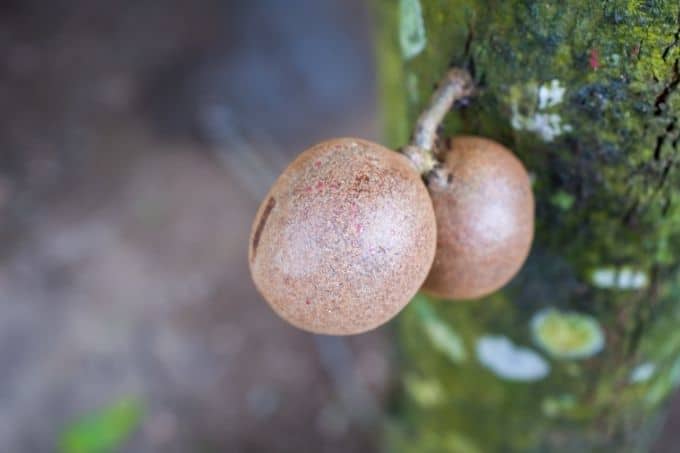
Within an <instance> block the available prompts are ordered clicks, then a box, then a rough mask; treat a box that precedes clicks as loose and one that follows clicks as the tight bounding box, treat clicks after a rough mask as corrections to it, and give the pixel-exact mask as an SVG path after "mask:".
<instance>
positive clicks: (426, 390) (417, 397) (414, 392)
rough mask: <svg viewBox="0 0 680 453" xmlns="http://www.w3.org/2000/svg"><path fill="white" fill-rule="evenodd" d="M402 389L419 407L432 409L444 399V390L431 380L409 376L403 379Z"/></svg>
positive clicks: (437, 382)
mask: <svg viewBox="0 0 680 453" xmlns="http://www.w3.org/2000/svg"><path fill="white" fill-rule="evenodd" d="M404 387H405V389H406V392H408V394H409V395H411V398H413V400H414V401H415V402H417V403H418V404H420V405H421V406H425V407H432V406H435V405H437V404H438V403H440V402H441V401H443V399H444V398H443V397H444V389H443V388H442V386H441V384H440V383H439V381H437V380H436V379H433V378H422V377H418V376H416V375H413V374H411V375H408V376H406V377H405V378H404Z"/></svg>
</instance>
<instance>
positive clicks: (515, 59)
mask: <svg viewBox="0 0 680 453" xmlns="http://www.w3.org/2000/svg"><path fill="white" fill-rule="evenodd" d="M420 6H421V13H422V19H423V25H424V26H423V30H424V31H425V33H426V43H425V46H424V48H423V49H422V50H420V51H419V53H417V55H414V56H412V57H410V58H408V59H407V58H404V55H403V53H402V47H401V44H400V42H399V36H400V33H402V31H401V29H400V27H401V26H402V25H403V23H404V22H403V21H400V20H399V11H398V10H399V2H394V1H391V0H381V2H380V4H379V7H380V11H381V17H382V18H383V22H382V23H383V27H382V28H381V34H380V40H379V42H380V44H379V58H380V62H381V67H382V69H381V83H380V86H381V90H382V98H383V101H384V103H383V105H384V109H383V111H384V112H385V118H386V121H387V126H388V130H387V132H388V140H387V142H388V143H389V144H391V145H393V146H400V145H403V144H404V143H405V142H406V141H407V139H408V136H409V135H410V132H411V131H410V127H411V125H412V124H413V122H414V120H415V118H416V117H417V115H418V114H419V112H420V110H421V109H422V108H423V104H424V103H425V102H426V101H427V99H428V98H429V96H430V94H431V92H432V87H433V84H434V83H435V82H436V81H437V80H438V79H439V78H440V77H441V75H442V74H443V72H444V71H445V69H446V67H447V66H449V65H450V64H452V63H454V64H459V65H462V64H467V65H471V64H472V63H474V65H473V66H474V69H475V77H476V78H477V80H479V81H480V82H482V90H481V93H480V96H479V97H478V98H477V99H476V100H475V101H474V102H473V104H472V105H471V106H470V107H468V108H467V109H465V110H463V111H457V112H453V113H452V114H451V115H449V117H448V118H447V119H446V122H445V124H444V131H445V133H447V134H453V133H461V132H464V133H472V134H479V135H483V136H487V137H490V138H492V139H495V140H497V141H499V142H502V143H504V144H506V145H507V146H509V147H510V148H511V149H513V150H514V151H515V152H516V154H517V155H518V156H519V158H520V159H521V160H522V161H523V162H524V163H525V165H526V166H527V167H528V169H529V170H530V172H531V173H532V175H533V176H534V186H533V187H534V191H535V194H536V202H537V225H536V240H535V244H534V247H533V250H532V254H531V256H530V258H529V260H528V262H527V264H526V266H525V267H524V269H523V270H522V272H521V273H520V275H519V276H518V277H517V278H516V279H515V280H514V281H513V282H512V284H510V285H509V286H508V287H507V288H505V289H504V291H503V292H502V293H499V294H495V295H493V296H492V297H490V298H487V299H485V300H483V301H478V302H471V303H459V302H456V303H451V302H446V301H438V300H434V299H426V298H424V296H420V297H421V299H420V302H421V303H422V302H423V301H425V304H427V307H428V310H429V312H428V314H427V315H426V317H425V318H426V319H429V320H430V321H429V322H430V323H431V324H429V325H430V327H429V328H428V327H426V326H427V325H428V324H427V322H428V321H425V320H424V319H425V318H423V314H422V313H419V312H418V310H417V306H418V305H417V304H412V305H413V306H411V307H408V308H407V309H406V310H405V311H404V313H403V315H402V316H401V317H400V321H399V333H398V337H399V344H400V349H401V360H400V363H401V364H402V366H403V367H404V372H405V373H412V374H414V375H416V376H420V377H422V378H425V379H430V378H433V379H436V380H437V381H438V382H439V383H440V385H441V390H442V393H441V394H440V395H439V396H438V399H441V401H443V402H444V403H443V404H436V405H433V406H429V407H424V406H422V405H417V404H415V403H414V402H413V401H412V400H410V401H409V400H408V399H406V398H403V399H400V400H399V401H400V404H399V412H398V415H399V420H400V423H399V425H398V426H399V429H398V430H396V431H393V432H399V433H402V434H403V433H404V432H406V433H408V435H406V437H402V440H403V439H407V441H405V443H404V445H405V446H404V447H403V448H399V447H395V448H394V450H397V451H447V448H449V447H447V445H448V444H447V443H446V442H447V440H446V439H447V438H448V437H447V436H449V433H455V436H462V438H464V439H467V440H469V441H470V442H471V443H472V444H473V445H475V446H476V448H478V449H479V450H481V451H489V452H493V451H523V452H524V451H527V452H533V451H551V452H552V451H586V450H588V451H598V449H600V450H602V451H614V450H615V451H629V450H633V449H635V448H641V446H642V447H644V445H643V443H644V440H645V439H647V441H649V440H648V438H647V437H645V436H646V435H645V433H647V432H653V431H654V429H655V420H656V417H655V416H654V414H656V411H657V410H658V407H659V405H661V404H662V403H663V401H665V399H666V398H667V397H668V395H669V394H670V392H671V391H672V390H673V389H674V388H675V386H676V385H677V379H680V377H677V378H676V377H675V376H676V375H677V376H680V371H677V370H680V366H676V365H675V363H676V362H675V361H676V359H677V357H678V356H680V333H678V329H677V326H678V323H680V283H678V282H679V281H680V279H679V277H678V276H679V275H680V267H679V264H680V263H679V262H678V260H677V257H678V256H680V199H678V196H677V193H678V190H679V189H680V172H679V171H678V170H677V166H676V161H677V158H678V152H679V151H680V145H679V143H680V138H679V137H680V119H679V118H678V117H679V116H680V87H679V86H678V83H676V82H674V81H675V80H678V78H680V75H679V74H678V73H677V70H676V66H675V65H676V62H678V61H679V60H680V45H678V44H677V43H676V44H675V45H673V43H674V42H675V40H676V38H675V36H676V33H678V30H680V23H679V21H678V17H679V14H680V4H678V2H677V1H672V0H655V1H630V0H611V1H607V2H592V1H589V0H568V1H565V2H551V1H547V0H546V1H539V0H536V1H514V0H512V1H500V0H432V1H427V2H420ZM466 43H468V44H469V45H468V46H467V47H466ZM562 90H563V91H562ZM548 94H550V95H551V96H552V95H555V96H556V98H559V101H556V100H555V99H554V98H553V97H551V96H548ZM546 96H547V97H546ZM513 118H514V121H513ZM597 272H600V274H599V277H598V278H594V275H596V274H595V273H597ZM607 272H609V274H607ZM643 281H644V284H638V283H640V282H643ZM603 282H604V283H603ZM607 282H609V283H607ZM544 309H551V310H553V311H551V312H550V313H553V314H554V313H561V314H564V313H568V312H577V313H583V314H586V313H587V314H588V316H589V318H588V319H591V320H595V321H596V323H597V325H598V326H599V328H600V329H601V330H598V329H595V330H592V331H590V333H591V334H592V333H593V332H595V331H596V330H597V331H599V332H600V333H601V335H603V338H606V349H604V350H603V351H602V352H600V353H599V354H596V355H591V356H588V357H585V356H584V358H583V359H582V360H580V361H578V362H574V361H570V360H557V359H559V358H560V354H559V353H557V354H556V352H555V351H558V352H559V351H563V350H564V347H563V346H564V345H565V344H567V345H568V346H569V347H567V348H566V349H569V350H570V348H572V349H573V345H574V344H575V343H573V342H572V341H571V339H573V338H577V339H580V340H583V338H585V337H583V338H582V337H580V336H579V335H576V336H575V337H574V336H572V335H567V336H566V337H565V338H567V337H568V338H569V339H570V340H569V341H567V342H566V343H563V342H562V341H558V342H557V343H559V344H561V346H560V348H558V349H555V348H552V349H551V347H546V346H545V345H546V344H552V343H551V340H550V339H551V338H552V336H553V335H552V333H555V332H553V331H554V330H556V331H559V332H563V331H564V329H563V328H564V327H565V326H567V327H569V328H567V329H566V330H567V331H570V332H571V327H573V325H572V323H571V322H566V323H562V322H561V321H560V322H557V328H556V329H552V328H551V329H547V330H548V331H549V332H547V333H546V331H544V332H542V333H541V334H540V335H539V337H540V338H541V339H542V340H541V341H539V344H542V345H543V346H544V347H545V348H546V349H545V350H546V351H549V352H551V355H552V356H553V357H554V359H553V360H552V361H551V371H550V374H549V376H547V377H546V378H545V379H543V380H540V381H536V382H533V383H527V382H522V383H518V382H509V381H507V380H503V379H499V378H498V377H497V376H496V375H494V374H493V373H489V372H488V370H487V369H486V368H484V367H483V366H482V365H481V364H480V363H479V362H478V360H476V358H475V357H473V356H472V354H468V357H467V360H465V361H456V360H454V359H453V357H456V353H455V352H454V353H453V354H451V351H456V350H457V349H456V347H454V348H453V349H452V350H450V351H449V352H446V351H447V347H446V346H442V345H445V344H449V345H451V344H458V345H461V344H462V345H463V346H462V348H463V350H466V349H465V348H467V350H469V351H471V348H472V347H473V346H474V345H475V344H476V342H477V340H478V339H479V338H480V337H482V336H484V335H496V336H497V335H502V336H505V337H507V338H511V339H512V341H513V342H514V343H515V344H522V345H527V344H530V343H531V342H532V341H533V335H532V329H531V319H532V316H533V314H534V313H537V312H540V311H541V310H544ZM552 318H554V316H553V317H551V319H552ZM557 318H559V319H558V321H559V320H562V321H564V319H563V316H557ZM570 319H571V318H570ZM432 320H434V321H432ZM579 320H582V319H581V318H579ZM553 324H554V323H553ZM576 324H579V323H578V322H577V323H576ZM581 324H582V323H581ZM586 324H587V323H586ZM591 324H592V323H591ZM579 325H580V324H579ZM589 325H590V324H589ZM593 325H594V324H593ZM593 325H591V327H593ZM432 326H435V327H434V329H432ZM544 327H545V326H544ZM553 327H555V326H554V325H553ZM577 327H578V326H577ZM428 329H430V330H428ZM576 330H578V331H580V330H579V329H578V328H577V329H576ZM586 330H588V329H586ZM433 332H434V335H433ZM441 332H453V333H454V335H455V338H457V340H456V341H453V342H451V341H448V340H444V341H442V338H445V337H449V335H448V334H444V335H442V334H441ZM584 332H585V331H584ZM534 334H535V332H534ZM587 336H588V335H586V337H587ZM558 337H559V338H562V335H561V334H560V335H558ZM436 338H439V340H436ZM546 338H548V340H547V342H546V341H545V340H546ZM552 339H553V340H554V338H552ZM576 343H578V344H577V346H578V345H579V344H581V343H582V341H577V342H576ZM585 343H587V341H586V342H585ZM585 343H583V344H585ZM553 346H554V345H553ZM576 349H578V347H577V348H576ZM645 362H653V363H655V364H656V369H655V372H654V374H653V376H652V377H650V378H649V379H648V380H644V381H638V382H631V372H632V371H633V369H634V368H635V367H636V366H638V365H639V364H641V363H645ZM556 395H557V396H556ZM560 395H570V398H572V397H573V400H572V399H568V401H567V400H561V399H560V398H561V397H560ZM556 398H557V399H556ZM572 403H573V404H572ZM545 410H548V412H550V414H552V415H551V416H550V417H545V416H544V415H545ZM479 420H484V423H479ZM490 427H493V429H490ZM629 431H633V432H635V433H636V439H632V438H631V436H630V435H628V434H627V433H628V432H629ZM396 437H398V436H395V438H396ZM640 439H642V440H640ZM406 445H407V446H406ZM418 446H420V447H422V448H421V449H419V448H418ZM450 448H453V447H450ZM643 449H644V448H643ZM451 451H455V450H451Z"/></svg>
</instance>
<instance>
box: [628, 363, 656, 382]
mask: <svg viewBox="0 0 680 453" xmlns="http://www.w3.org/2000/svg"><path fill="white" fill-rule="evenodd" d="M655 371H656V365H654V364H653V363H651V362H645V363H641V364H640V365H638V366H636V367H635V368H633V371H631V373H630V382H632V383H634V384H637V383H638V382H645V381H648V380H649V379H650V378H651V377H652V376H654V372H655Z"/></svg>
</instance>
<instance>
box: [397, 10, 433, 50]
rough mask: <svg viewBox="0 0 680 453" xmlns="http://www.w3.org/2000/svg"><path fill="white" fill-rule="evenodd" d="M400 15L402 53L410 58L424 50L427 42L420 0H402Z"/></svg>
mask: <svg viewBox="0 0 680 453" xmlns="http://www.w3.org/2000/svg"><path fill="white" fill-rule="evenodd" d="M399 17H400V21H401V22H400V24H399V44H400V45H401V53H402V55H403V56H404V58H405V59H407V60H410V59H411V58H413V57H415V56H416V55H418V54H419V53H420V52H422V51H423V49H425V44H426V43H427V36H426V34H425V22H424V21H423V9H422V7H421V5H420V0H400V1H399Z"/></svg>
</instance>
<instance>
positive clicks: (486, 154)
mask: <svg viewBox="0 0 680 453" xmlns="http://www.w3.org/2000/svg"><path fill="white" fill-rule="evenodd" d="M442 157H443V164H442V168H440V169H439V170H438V172H435V173H434V174H433V176H432V177H431V178H430V179H429V180H428V188H429V189H430V194H431V196H432V203H433V205H434V210H435V217H436V218H437V229H438V232H437V254H436V256H435V260H434V263H433V265H432V270H431V271H430V274H429V276H428V278H427V280H426V281H425V284H424V286H423V290H424V291H425V292H427V293H430V294H432V295H434V296H437V297H441V298H446V299H476V298H480V297H482V296H485V295H487V294H490V293H492V292H494V291H496V290H497V289H499V288H500V287H502V286H503V285H505V284H506V283H507V282H508V281H509V280H510V279H512V277H514V275H515V274H516V273H517V272H518V271H519V269H520V268H521V267H522V265H523V264H524V261H525V260H526V258H527V256H528V254H529V250H530V248H531V242H532V240H533V236H534V197H533V193H532V191H531V181H530V180H529V175H528V174H527V172H526V170H525V169H524V166H523V165H522V163H521V162H520V161H519V160H518V159H517V158H516V157H515V156H514V154H513V153H512V152H511V151H510V150H508V149H507V148H505V147H504V146H502V145H500V144H498V143H496V142H493V141H491V140H487V139H484V138H480V137H471V136H460V137H455V138H453V139H452V140H451V141H450V142H449V143H448V146H447V149H446V150H445V151H444V155H443V156H442Z"/></svg>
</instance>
